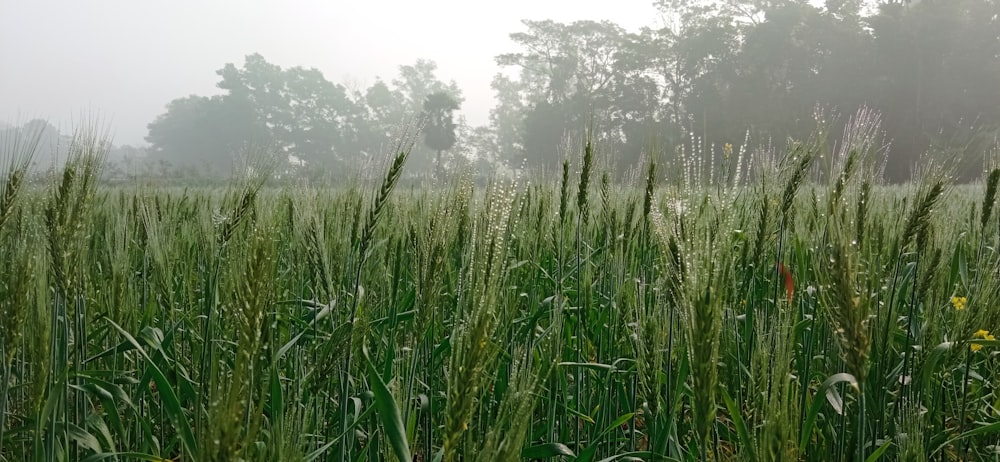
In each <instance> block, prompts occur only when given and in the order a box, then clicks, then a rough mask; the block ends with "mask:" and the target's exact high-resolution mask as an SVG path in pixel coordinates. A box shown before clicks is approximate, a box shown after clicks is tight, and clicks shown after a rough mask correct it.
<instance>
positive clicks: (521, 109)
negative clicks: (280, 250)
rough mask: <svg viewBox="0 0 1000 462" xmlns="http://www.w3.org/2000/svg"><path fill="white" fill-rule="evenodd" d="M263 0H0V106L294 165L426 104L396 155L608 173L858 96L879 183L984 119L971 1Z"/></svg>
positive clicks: (979, 25)
mask: <svg viewBox="0 0 1000 462" xmlns="http://www.w3.org/2000/svg"><path fill="white" fill-rule="evenodd" d="M277 5H279V4H277V3H266V2H240V3H237V2H193V1H186V2H174V3H165V2H163V3H147V2H124V1H97V2H22V3H8V4H5V5H4V6H3V7H2V11H0V56H2V57H3V60H2V63H3V66H4V72H0V101H2V102H3V104H2V105H0V120H5V121H13V122H15V123H17V124H23V123H24V122H26V121H29V120H32V119H35V118H41V119H46V120H48V121H50V122H51V123H52V124H53V125H54V127H55V129H56V130H51V131H52V132H53V138H52V139H59V138H58V136H57V135H59V134H61V135H66V134H68V133H69V132H70V129H71V128H73V126H74V125H73V118H74V117H75V118H76V119H77V121H78V122H79V120H80V119H81V118H82V117H84V116H85V115H87V114H91V115H93V114H96V115H99V116H100V117H101V118H102V121H103V123H104V124H106V125H107V127H108V128H109V130H110V131H111V132H112V135H113V136H114V142H115V144H116V145H117V146H118V148H116V150H113V152H112V155H111V158H112V159H113V160H117V159H131V160H134V161H135V162H131V163H129V162H118V164H122V165H119V166H120V167H121V170H120V173H124V172H125V171H128V172H131V173H130V175H133V176H134V175H140V176H145V175H153V174H155V175H156V176H163V175H165V174H170V175H173V176H176V177H196V176H205V177H220V176H225V175H228V174H231V173H232V172H233V168H234V167H236V166H238V165H239V163H240V162H241V159H244V158H245V157H246V150H247V148H248V146H258V147H259V146H265V145H266V146H268V147H269V152H270V153H272V154H274V155H275V157H276V158H278V159H281V160H280V161H279V163H282V164H283V165H282V171H283V172H284V173H285V174H289V175H293V174H294V175H300V174H301V175H315V176H313V177H312V178H314V179H317V180H318V179H320V177H324V176H327V175H335V174H337V172H341V173H342V172H344V171H345V170H343V168H344V167H348V166H350V167H358V166H361V165H364V163H365V162H367V161H368V160H370V159H373V158H375V157H373V156H376V157H377V156H379V155H382V154H385V151H386V150H387V147H388V146H389V145H391V144H392V143H393V139H394V137H395V135H397V134H399V133H400V132H401V127H403V126H405V125H406V124H407V123H408V121H411V120H413V119H414V118H416V117H425V118H426V120H430V121H431V122H432V123H431V124H430V125H431V126H430V127H429V128H425V129H423V130H422V132H421V133H419V137H420V138H421V142H419V143H416V145H415V147H414V152H413V154H414V155H413V158H412V160H411V161H410V162H409V164H408V167H407V172H406V173H407V175H416V176H419V175H425V174H429V173H431V172H435V173H436V174H439V173H444V172H446V171H457V170H460V169H466V168H468V169H471V171H473V172H475V174H477V175H489V174H491V173H492V172H497V171H508V169H510V168H518V166H524V167H527V168H529V169H537V168H548V169H552V168H557V167H558V165H559V164H560V163H561V159H562V157H563V156H564V155H565V154H566V149H565V148H566V146H567V145H566V141H567V140H574V141H573V143H576V144H577V145H579V140H582V139H583V138H584V137H590V138H591V139H593V140H595V141H597V142H599V144H600V146H601V148H600V149H602V150H603V151H605V152H606V156H605V158H606V159H607V160H606V162H608V164H609V167H610V168H611V169H612V170H613V171H614V172H615V173H616V175H617V176H618V177H621V174H622V173H623V172H626V171H628V170H629V169H631V168H633V167H635V166H636V165H640V164H642V163H643V159H646V158H648V157H649V156H650V155H652V156H660V157H674V158H676V157H677V155H676V154H678V153H682V152H683V153H689V154H695V155H697V156H698V157H699V158H700V159H701V160H702V161H703V162H705V163H706V165H708V166H719V165H721V162H722V161H724V160H725V158H724V156H725V152H726V151H725V150H724V146H727V145H729V146H734V147H735V151H736V152H740V153H742V152H750V151H754V150H758V149H765V150H766V149H772V148H777V149H784V148H785V147H786V146H787V145H788V144H789V142H790V141H803V140H806V139H809V138H811V137H813V136H819V137H821V138H822V140H821V143H820V144H821V145H822V146H823V147H824V150H826V151H829V150H832V149H834V148H835V145H836V144H837V143H838V142H839V138H840V136H841V135H840V134H841V133H842V131H843V129H844V126H845V124H846V123H847V121H848V119H850V118H851V117H852V115H854V114H858V113H859V111H861V112H863V113H871V114H874V115H875V116H876V117H877V118H878V121H879V124H878V126H879V129H878V130H876V131H875V132H873V133H871V136H872V142H873V143H875V144H877V145H878V146H880V148H884V149H883V151H882V152H883V154H885V155H886V168H885V174H886V178H887V179H889V180H890V181H894V182H899V181H907V180H909V179H911V174H912V172H913V170H914V167H915V166H917V165H918V163H919V162H921V159H924V158H926V157H927V156H936V157H939V158H949V159H952V160H955V161H954V162H953V163H954V165H955V166H956V169H957V173H958V175H957V176H958V177H959V178H961V179H962V180H964V181H967V180H971V179H973V178H978V177H980V176H981V173H982V170H983V168H984V162H983V159H984V158H985V157H984V156H985V155H986V154H988V153H990V152H992V151H991V150H994V149H996V144H997V143H996V140H997V138H998V137H1000V85H997V82H1000V2H996V1H992V0H954V1H936V0H922V1H910V0H775V1H761V0H629V1H625V2H614V3H611V2H606V1H598V0H588V1H584V2H569V1H562V0H560V1H536V2H530V1H527V0H517V1H513V2H475V3H473V2H462V1H458V0H438V1H434V2H401V1H400V2H394V1H388V0H378V1H371V2H369V1H357V2H308V1H295V2H290V3H282V4H280V6H277ZM59 132H61V133H59ZM50 144H55V143H50ZM52 157H53V156H51V155H48V154H47V153H46V152H43V154H42V155H39V156H38V157H36V160H40V159H41V160H40V161H38V162H36V165H37V166H40V167H45V166H46V165H53V163H52V162H49V161H45V159H51V158H52ZM826 158H829V156H826ZM124 164H128V165H124ZM303 166H308V167H307V168H301V167H303ZM706 171H708V172H712V171H714V170H713V169H712V168H708V169H706Z"/></svg>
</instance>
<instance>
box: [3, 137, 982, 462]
mask: <svg viewBox="0 0 1000 462" xmlns="http://www.w3.org/2000/svg"><path fill="white" fill-rule="evenodd" d="M868 128H870V127H868ZM868 128H866V127H865V126H864V123H858V124H857V125H855V126H854V127H853V128H851V130H854V131H850V130H849V133H848V136H847V137H846V138H845V141H844V142H843V143H841V144H842V145H841V146H840V148H839V149H838V150H836V151H835V152H832V153H829V152H825V151H824V149H823V148H820V147H817V146H818V145H817V146H813V145H810V144H809V143H805V144H796V145H793V147H792V148H790V149H789V150H788V151H787V152H777V153H775V152H767V151H753V150H750V149H747V150H744V149H740V148H737V149H735V152H734V149H733V148H732V147H730V146H727V147H726V148H725V156H724V159H723V162H722V163H721V166H720V167H718V169H717V170H713V171H711V172H706V171H703V170H702V169H700V168H699V167H698V165H699V163H698V162H694V161H692V159H687V160H684V159H682V160H680V161H671V162H666V163H663V164H660V165H658V164H655V163H652V162H647V163H646V164H645V165H642V166H641V167H640V168H641V170H640V171H637V172H636V173H635V174H634V175H632V177H631V178H632V179H626V180H625V181H612V179H611V178H609V176H608V175H607V174H605V173H604V172H603V171H602V170H601V169H600V168H598V167H597V166H598V165H601V162H600V156H601V152H600V150H599V149H591V147H590V146H589V145H587V146H586V147H584V146H583V144H582V143H581V147H580V149H579V151H578V152H575V153H573V154H572V155H571V156H569V160H567V161H566V163H564V164H563V170H562V171H561V172H558V173H557V174H556V175H552V176H550V177H546V178H545V179H542V178H543V177H541V176H534V177H533V176H531V175H526V176H524V177H521V178H517V179H495V180H492V181H490V182H488V183H487V184H482V183H476V182H473V181H472V180H471V179H469V178H468V177H463V176H462V175H457V176H455V177H454V178H453V179H450V180H447V181H444V182H439V183H438V186H437V187H434V188H431V187H428V186H416V185H411V184H409V183H407V182H406V180H405V179H404V180H402V182H400V181H401V180H400V178H401V177H402V172H403V171H404V168H405V162H406V149H405V146H404V147H403V148H404V149H401V150H400V151H399V152H401V154H399V155H398V156H396V157H394V158H391V159H388V160H387V162H386V163H385V165H383V166H382V167H381V168H380V169H379V170H378V171H377V172H376V173H374V174H373V175H372V177H373V178H372V179H365V178H359V179H355V180H352V181H350V182H348V183H345V184H342V185H338V186H337V187H330V188H326V187H323V188H307V187H295V188H292V187H283V188H277V187H273V186H269V185H267V184H266V183H267V181H265V179H266V178H265V176H266V175H265V174H264V172H266V171H265V170H260V169H258V170H253V171H249V172H250V173H247V174H246V175H244V176H243V177H242V178H239V179H237V180H235V181H234V182H233V183H232V184H231V185H230V186H229V187H228V188H227V189H222V188H219V189H209V188H203V189H187V190H182V189H168V188H158V187H143V186H137V185H130V186H122V185H118V186H108V185H103V184H101V183H100V182H99V181H98V178H99V175H100V163H101V160H102V155H103V154H102V153H103V151H102V150H103V149H104V148H103V146H104V144H103V143H102V141H101V140H100V139H99V138H98V137H96V136H95V135H94V134H93V133H88V132H86V131H83V132H80V133H78V135H77V136H76V138H75V139H74V143H73V144H72V146H71V148H70V153H69V154H70V155H69V159H68V161H67V163H66V167H65V170H63V171H62V172H61V173H59V174H58V175H53V176H52V177H51V178H50V179H49V180H47V181H45V182H35V183H30V184H28V183H26V182H25V181H24V175H25V174H26V171H27V161H26V160H25V157H24V156H23V155H21V154H23V153H24V152H27V151H28V150H26V149H24V147H25V146H27V145H28V144H30V143H27V144H25V145H22V146H21V147H20V148H18V147H17V146H15V145H10V146H8V148H12V149H10V150H9V152H8V154H10V155H9V156H8V163H6V164H5V168H6V170H4V177H3V178H0V180H2V181H3V184H4V187H3V190H2V191H0V193H2V194H0V261H2V262H4V264H5V265H6V266H5V270H4V271H3V272H2V274H0V351H2V355H0V359H2V361H3V362H2V370H0V372H2V380H0V460H4V461H21V460H86V461H98V460H162V459H169V460H219V461H229V460H260V461H272V460H334V461H336V460H393V459H405V460H410V459H412V460H420V461H431V460H445V461H453V460H483V461H494V460H522V459H556V460H575V461H598V460H637V459H638V460H684V461H688V460H750V461H768V460H796V459H799V460H879V459H881V460H927V459H933V460H996V458H997V457H998V455H997V454H998V453H1000V448H998V444H1000V436H998V431H1000V390H998V387H997V383H998V380H997V378H998V375H997V368H998V366H1000V359H998V356H997V354H998V352H1000V349H998V347H1000V343H998V342H997V341H996V340H994V333H995V332H996V331H997V330H998V329H1000V325H998V323H1000V309H998V306H1000V305H998V303H1000V272H998V271H1000V253H998V251H997V249H998V246H1000V232H998V231H1000V212H998V211H997V210H996V206H995V203H996V200H997V186H998V181H1000V169H992V170H988V171H987V172H985V173H984V177H983V179H982V181H981V182H980V183H979V184H975V185H954V184H952V181H951V180H950V176H949V172H948V170H947V169H945V168H943V167H940V168H938V167H933V166H932V165H934V164H932V163H924V164H922V165H924V168H923V170H921V171H920V172H919V173H918V175H917V177H916V178H915V180H914V181H913V182H911V183H909V184H906V185H902V186H889V185H884V184H883V183H882V181H881V180H880V173H879V172H880V167H879V166H880V164H881V163H882V162H883V157H882V155H883V153H882V151H881V150H880V149H879V148H878V146H876V145H874V144H873V143H872V142H871V138H870V137H868V136H866V135H865V134H866V133H870V131H867V130H868ZM22 141H24V140H22ZM29 141H30V140H29ZM14 148H16V149H14ZM19 153H21V154H19Z"/></svg>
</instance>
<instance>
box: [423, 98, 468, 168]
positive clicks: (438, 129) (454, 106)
mask: <svg viewBox="0 0 1000 462" xmlns="http://www.w3.org/2000/svg"><path fill="white" fill-rule="evenodd" d="M458 109H459V105H458V102H457V101H455V100H454V99H453V98H452V97H451V96H449V95H448V93H445V92H443V91H441V92H436V93H431V94H430V95H427V98H426V99H425V100H424V111H423V112H424V115H425V117H427V124H426V125H425V126H424V144H425V145H427V147H428V148H430V149H431V150H433V151H435V152H436V153H437V157H436V158H435V162H434V166H435V175H436V176H438V177H440V175H441V172H442V170H441V169H442V165H441V153H442V152H444V151H447V150H448V149H451V147H452V146H454V145H455V141H456V136H455V127H456V125H455V122H454V117H453V113H454V111H457V110H458Z"/></svg>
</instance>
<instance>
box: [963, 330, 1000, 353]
mask: <svg viewBox="0 0 1000 462" xmlns="http://www.w3.org/2000/svg"><path fill="white" fill-rule="evenodd" d="M972 338H974V339H977V338H981V339H983V340H996V338H995V337H993V335H991V334H990V331H988V330H983V329H979V330H977V331H976V333H974V334H972ZM982 348H983V346H982V345H980V344H978V343H973V344H970V345H969V349H970V350H972V351H979V350H981V349H982Z"/></svg>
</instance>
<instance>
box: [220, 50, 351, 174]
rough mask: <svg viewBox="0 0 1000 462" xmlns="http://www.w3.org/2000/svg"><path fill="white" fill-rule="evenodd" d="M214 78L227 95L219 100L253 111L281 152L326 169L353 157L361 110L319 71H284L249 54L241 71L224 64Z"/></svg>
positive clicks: (290, 69) (340, 87)
mask: <svg viewBox="0 0 1000 462" xmlns="http://www.w3.org/2000/svg"><path fill="white" fill-rule="evenodd" d="M217 73H218V74H219V76H220V77H222V81H221V82H219V84H218V86H219V88H222V89H223V90H226V91H227V94H226V95H225V96H224V98H225V99H227V100H233V101H237V102H239V103H241V104H246V105H248V106H249V107H252V108H253V112H254V114H255V115H256V118H257V121H258V123H260V124H262V125H263V126H264V127H265V128H266V130H267V131H268V133H269V135H270V137H271V140H272V141H273V143H274V148H276V149H278V150H279V151H280V152H282V153H284V154H286V155H292V156H295V157H298V158H300V159H302V160H304V161H305V162H307V163H310V164H313V165H315V166H321V167H327V168H330V167H333V166H337V165H342V164H344V163H345V162H349V161H350V160H352V158H354V157H356V156H357V155H358V152H357V149H356V148H357V147H358V140H359V138H360V136H359V132H361V131H363V129H364V127H361V126H359V125H360V124H359V123H358V121H359V119H360V118H362V117H363V114H364V108H363V107H362V106H360V105H359V104H358V103H356V102H355V101H354V100H352V99H351V98H350V97H349V95H348V92H347V89H346V88H344V86H343V85H338V84H334V83H331V82H330V81H328V80H326V78H324V77H323V74H322V73H321V72H320V71H318V70H316V69H305V68H302V67H293V68H289V69H285V70H283V69H281V68H280V67H279V66H277V65H274V64H271V63H268V62H267V61H266V60H265V59H264V58H263V57H262V56H261V55H259V54H253V55H250V56H247V57H246V60H245V62H244V64H243V68H242V69H240V68H236V66H234V65H233V64H226V66H225V67H224V68H223V69H221V70H219V71H218V72H217Z"/></svg>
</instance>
